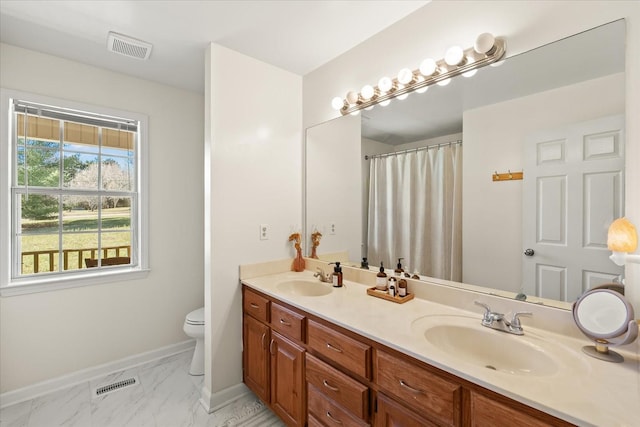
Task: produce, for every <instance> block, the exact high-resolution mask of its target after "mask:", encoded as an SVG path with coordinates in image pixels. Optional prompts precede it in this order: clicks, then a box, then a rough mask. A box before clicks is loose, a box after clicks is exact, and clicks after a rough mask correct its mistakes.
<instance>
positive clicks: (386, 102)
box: [380, 99, 391, 107]
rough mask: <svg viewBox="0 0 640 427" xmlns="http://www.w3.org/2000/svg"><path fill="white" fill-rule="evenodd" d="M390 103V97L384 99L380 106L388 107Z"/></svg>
mask: <svg viewBox="0 0 640 427" xmlns="http://www.w3.org/2000/svg"><path fill="white" fill-rule="evenodd" d="M389 104H391V100H390V99H387V100H386V101H382V102H381V103H380V106H381V107H386V106H387V105H389Z"/></svg>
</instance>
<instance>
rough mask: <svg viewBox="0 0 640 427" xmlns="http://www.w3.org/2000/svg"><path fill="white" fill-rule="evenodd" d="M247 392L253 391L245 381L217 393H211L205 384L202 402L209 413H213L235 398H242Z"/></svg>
mask: <svg viewBox="0 0 640 427" xmlns="http://www.w3.org/2000/svg"><path fill="white" fill-rule="evenodd" d="M247 393H251V390H249V389H248V388H247V386H246V385H244V383H240V384H236V385H234V386H231V387H228V388H225V389H224V390H221V391H218V392H216V393H211V390H209V389H208V388H207V387H206V386H203V387H202V391H201V397H200V404H201V405H202V406H203V407H204V409H205V410H206V411H207V412H208V413H209V414H211V413H212V412H214V411H216V410H218V409H220V408H222V407H223V406H226V405H228V404H230V403H231V402H233V401H234V400H237V399H239V398H241V397H242V396H244V395H246V394H247Z"/></svg>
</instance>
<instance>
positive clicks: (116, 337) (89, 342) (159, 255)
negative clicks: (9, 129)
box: [0, 44, 204, 392]
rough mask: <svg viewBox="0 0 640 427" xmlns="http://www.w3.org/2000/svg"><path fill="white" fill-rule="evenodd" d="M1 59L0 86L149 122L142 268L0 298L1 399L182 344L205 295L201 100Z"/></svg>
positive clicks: (15, 56) (23, 59)
mask: <svg viewBox="0 0 640 427" xmlns="http://www.w3.org/2000/svg"><path fill="white" fill-rule="evenodd" d="M0 57H1V58H2V61H0V86H2V87H3V88H7V89H15V90H20V91H25V92H31V93H36V94H40V95H45V96H50V97H55V98H62V99H68V100H72V101H77V102H82V103H86V104H94V105H101V106H106V107H111V108H116V109H123V110H128V111H135V112H140V113H143V114H146V115H148V116H149V139H148V141H149V145H150V149H149V152H150V174H149V178H150V179H149V180H150V185H149V187H150V197H149V199H150V224H149V234H150V248H149V255H150V268H151V272H150V273H149V275H148V276H147V278H145V279H143V280H134V281H126V282H116V283H107V284H102V285H95V286H87V287H81V288H73V289H65V290H59V291H52V292H43V293H36V294H29V295H20V296H11V297H2V298H0V386H1V389H0V390H1V392H6V391H10V390H15V389H18V388H21V387H25V386H28V385H32V384H34V383H36V382H40V381H44V380H47V379H51V378H55V377H58V376H61V375H64V374H67V373H71V372H75V371H77V370H80V369H83V368H89V367H94V366H96V365H100V364H104V363H107V362H112V361H114V360H117V359H121V358H124V357H127V356H131V355H135V354H139V353H143V352H146V351H150V350H155V349H158V348H160V347H163V346H167V345H171V344H175V343H179V342H182V341H185V340H187V339H189V338H188V337H187V336H185V335H184V333H183V331H182V325H183V322H184V316H185V315H186V314H187V313H188V312H189V311H191V310H193V309H195V308H198V307H201V306H202V305H203V295H204V287H203V267H202V247H203V236H202V234H203V233H202V232H203V225H202V224H203V214H202V211H203V202H202V191H203V180H202V175H203V167H202V154H203V149H202V140H203V118H202V108H203V98H202V96H201V95H199V94H196V93H192V92H187V91H183V90H179V89H175V88H172V87H169V86H164V85H160V84H157V83H152V82H148V81H145V80H140V79H136V78H132V77H128V76H124V75H122V74H117V73H113V72H110V71H106V70H103V69H99V68H95V67H91V66H87V65H84V64H80V63H76V62H72V61H68V60H65V59H61V58H58V57H54V56H49V55H44V54H41V53H37V52H33V51H29V50H25V49H20V48H17V47H14V46H9V45H6V44H0ZM4 202H5V201H2V203H4Z"/></svg>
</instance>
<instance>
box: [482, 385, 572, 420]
mask: <svg viewBox="0 0 640 427" xmlns="http://www.w3.org/2000/svg"><path fill="white" fill-rule="evenodd" d="M534 415H535V416H534ZM538 417H540V418H542V419H540V418H538ZM543 420H544V421H543ZM471 425H473V426H476V427H493V426H501V425H502V426H504V425H512V426H527V427H545V426H570V425H571V424H569V423H566V422H564V421H562V420H559V419H557V418H555V417H553V416H551V415H548V414H542V413H539V412H538V411H536V410H535V409H533V408H529V407H522V406H521V407H510V406H507V405H505V404H503V403H500V402H497V401H495V400H494V399H492V398H490V397H487V396H483V395H481V394H478V393H477V392H475V391H472V392H471Z"/></svg>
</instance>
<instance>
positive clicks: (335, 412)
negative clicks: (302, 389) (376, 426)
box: [307, 384, 369, 427]
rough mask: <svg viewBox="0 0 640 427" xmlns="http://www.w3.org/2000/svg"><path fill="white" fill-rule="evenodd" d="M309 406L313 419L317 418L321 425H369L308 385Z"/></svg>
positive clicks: (355, 426) (356, 426)
mask: <svg viewBox="0 0 640 427" xmlns="http://www.w3.org/2000/svg"><path fill="white" fill-rule="evenodd" d="M307 387H308V390H307V406H308V411H309V414H310V415H311V417H314V418H316V421H318V422H319V423H320V424H321V425H325V426H334V425H339V426H343V427H363V426H368V425H369V424H367V423H365V422H364V421H362V420H361V419H358V418H356V417H354V416H353V415H351V414H349V412H348V411H345V410H344V409H342V408H341V407H340V406H338V405H337V404H336V403H335V402H333V401H332V400H329V399H327V398H326V396H324V395H323V394H322V393H321V392H320V391H319V390H318V389H317V388H315V387H314V386H313V385H311V384H307Z"/></svg>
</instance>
